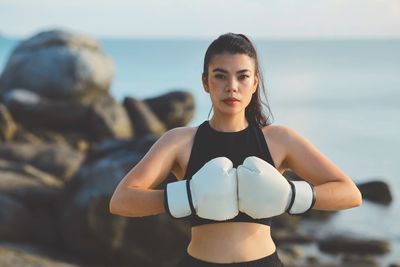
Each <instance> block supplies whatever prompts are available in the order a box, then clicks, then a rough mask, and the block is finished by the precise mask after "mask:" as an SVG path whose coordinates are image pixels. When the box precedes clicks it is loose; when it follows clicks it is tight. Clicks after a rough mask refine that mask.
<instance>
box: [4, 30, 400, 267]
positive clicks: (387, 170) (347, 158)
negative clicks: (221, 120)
mask: <svg viewBox="0 0 400 267" xmlns="http://www.w3.org/2000/svg"><path fill="white" fill-rule="evenodd" d="M99 41H100V42H101V45H102V47H103V50H104V52H105V53H106V54H107V55H109V56H110V57H111V58H112V59H113V61H114V63H115V66H116V75H115V78H114V81H113V83H112V86H111V94H112V95H113V96H114V97H115V98H116V99H118V100H120V101H122V100H123V98H124V97H125V96H133V97H137V98H146V97H153V96H157V95H160V94H163V93H166V92H168V91H170V90H186V91H189V92H191V93H192V94H193V95H194V97H195V100H196V110H195V116H194V118H193V120H192V121H191V123H190V124H189V125H190V126H193V125H198V124H199V123H201V122H202V121H203V120H205V119H207V115H208V113H209V110H210V108H211V101H210V99H209V97H208V95H207V94H206V93H205V92H204V91H203V89H202V84H201V79H200V77H201V73H202V67H203V57H204V54H205V51H206V49H207V47H208V45H209V43H210V42H211V41H212V40H135V39H126V40H123V39H118V40H116V39H102V40H99ZM18 42H19V40H16V39H4V38H3V39H1V38H0V70H1V69H2V68H3V67H4V65H5V63H6V60H7V58H8V56H9V54H10V52H11V50H12V48H13V47H14V46H15V45H16V44H17V43H18ZM255 44H256V48H257V50H258V54H259V57H260V62H261V67H262V72H263V75H264V80H265V85H266V91H267V97H268V101H269V103H270V106H271V109H272V113H273V115H274V118H275V119H274V121H273V122H274V123H277V124H283V125H286V126H288V127H290V128H292V129H294V130H296V131H297V132H298V133H300V134H301V135H303V136H304V137H306V138H307V139H308V140H309V141H310V142H311V143H313V144H314V145H315V146H316V147H317V148H318V149H319V150H320V151H321V152H322V153H323V154H324V155H326V156H327V157H328V158H329V159H330V160H332V161H333V162H334V163H335V164H336V165H337V166H338V167H340V168H341V169H342V170H343V171H344V172H345V173H347V174H348V175H349V176H350V177H351V178H352V179H353V180H354V181H355V182H357V183H358V182H366V181H370V180H374V179H379V180H383V181H386V182H387V183H388V184H389V186H390V188H391V190H392V194H393V197H394V201H393V202H392V204H391V205H389V206H382V205H378V204H374V203H370V202H368V201H364V203H363V205H362V206H361V207H359V208H356V209H350V210H345V211H341V212H339V213H338V214H336V215H335V216H334V217H333V218H332V219H331V220H330V221H329V222H327V223H324V224H323V225H313V224H310V225H309V228H310V229H314V230H315V231H317V232H318V233H319V234H320V235H325V234H329V233H347V232H350V233H354V234H357V235H360V236H362V237H367V238H368V237H371V238H380V239H386V240H389V241H390V242H391V249H392V252H391V253H390V254H388V255H386V256H383V257H381V258H380V261H381V262H382V263H383V264H384V265H387V263H391V262H395V261H397V262H400V228H399V227H398V226H397V225H398V221H399V220H400V201H399V196H400V177H399V176H400V175H399V171H398V166H399V165H400V164H399V161H400V156H399V151H400V40H321V41H317V40H314V41H268V40H255ZM304 223H305V224H307V223H308V222H304Z"/></svg>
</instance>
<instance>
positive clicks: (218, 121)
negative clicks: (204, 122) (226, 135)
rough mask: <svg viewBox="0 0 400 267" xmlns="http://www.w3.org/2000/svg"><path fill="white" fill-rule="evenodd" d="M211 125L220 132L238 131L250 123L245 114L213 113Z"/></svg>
mask: <svg viewBox="0 0 400 267" xmlns="http://www.w3.org/2000/svg"><path fill="white" fill-rule="evenodd" d="M210 125H211V127H212V128H214V129H215V130H217V131H220V132H238V131H241V130H243V129H245V128H247V126H248V125H249V124H248V122H247V120H246V118H245V116H244V114H243V116H229V117H221V116H216V115H213V117H212V118H211V119H210Z"/></svg>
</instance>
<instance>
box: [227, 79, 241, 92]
mask: <svg viewBox="0 0 400 267" xmlns="http://www.w3.org/2000/svg"><path fill="white" fill-rule="evenodd" d="M225 90H226V91H227V92H236V91H237V90H238V82H237V81H236V78H234V77H233V78H231V79H228V82H227V84H226V87H225Z"/></svg>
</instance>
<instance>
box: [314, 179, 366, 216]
mask: <svg viewBox="0 0 400 267" xmlns="http://www.w3.org/2000/svg"><path fill="white" fill-rule="evenodd" d="M314 189H315V192H316V201H315V205H314V208H313V209H316V210H342V209H349V208H353V207H357V206H360V205H361V202H362V197H361V193H360V191H359V190H358V188H357V187H356V186H355V185H354V183H352V182H343V181H335V182H327V183H324V184H321V185H317V186H315V187H314Z"/></svg>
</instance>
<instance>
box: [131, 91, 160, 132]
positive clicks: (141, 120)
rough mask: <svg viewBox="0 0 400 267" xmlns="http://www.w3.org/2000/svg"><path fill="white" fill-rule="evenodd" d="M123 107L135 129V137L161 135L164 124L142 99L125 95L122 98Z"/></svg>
mask: <svg viewBox="0 0 400 267" xmlns="http://www.w3.org/2000/svg"><path fill="white" fill-rule="evenodd" d="M124 107H125V109H126V111H127V113H128V115H129V118H130V120H131V122H132V124H133V128H134V129H135V137H142V136H145V135H148V134H150V135H155V136H161V135H162V134H163V133H164V132H165V130H166V129H165V125H164V124H163V123H162V122H161V121H160V120H159V119H158V118H157V116H156V115H155V114H154V113H153V111H152V110H151V109H150V108H149V107H148V106H147V104H146V103H145V102H144V101H142V100H138V99H135V98H133V97H126V98H125V99H124Z"/></svg>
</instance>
